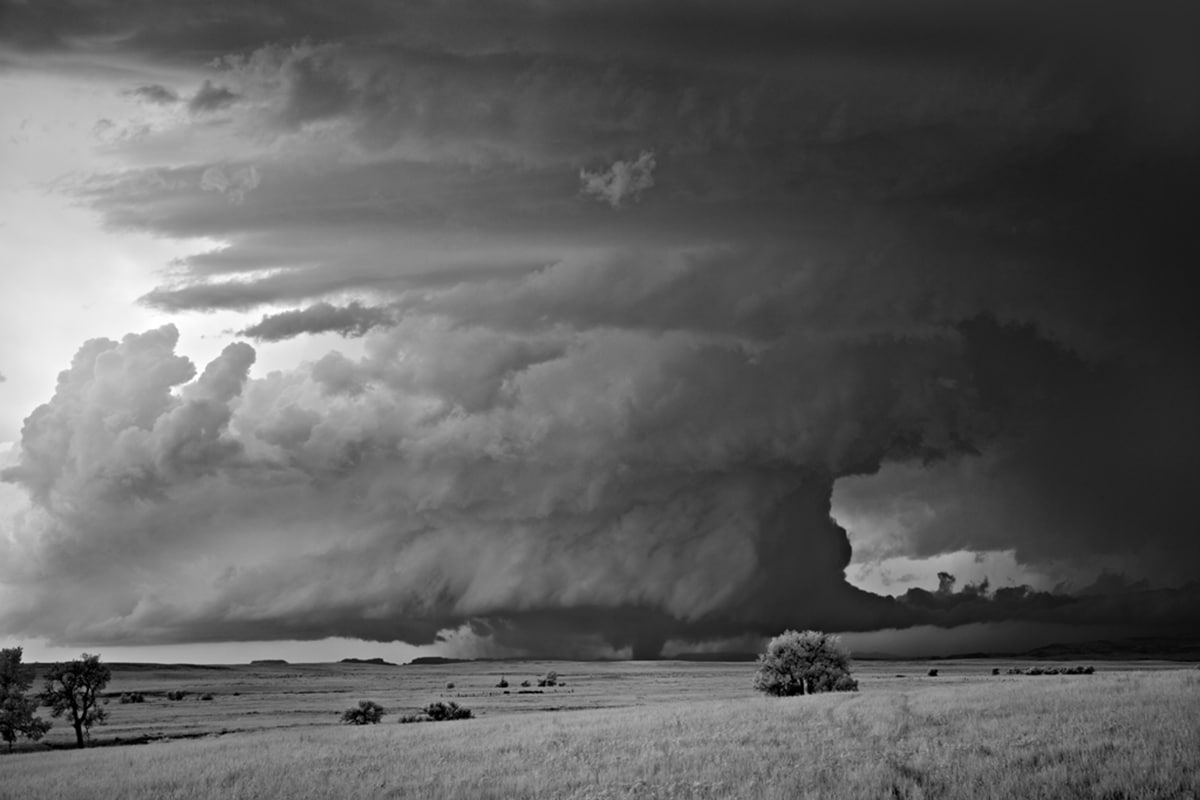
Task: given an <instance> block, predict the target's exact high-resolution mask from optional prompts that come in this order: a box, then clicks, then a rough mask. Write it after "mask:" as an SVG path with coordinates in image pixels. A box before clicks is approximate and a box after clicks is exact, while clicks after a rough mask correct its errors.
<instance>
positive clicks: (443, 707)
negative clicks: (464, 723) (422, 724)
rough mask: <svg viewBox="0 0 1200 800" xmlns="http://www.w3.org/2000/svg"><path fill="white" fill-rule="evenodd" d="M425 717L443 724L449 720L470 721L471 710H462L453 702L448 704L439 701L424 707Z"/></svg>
mask: <svg viewBox="0 0 1200 800" xmlns="http://www.w3.org/2000/svg"><path fill="white" fill-rule="evenodd" d="M425 716H427V717H429V718H430V719H431V720H433V721H434V722H444V721H446V720H451V719H470V718H471V709H469V708H463V707H462V706H460V705H459V704H458V703H455V702H454V701H453V700H452V701H450V702H449V703H443V702H440V701H439V702H437V703H430V704H429V705H427V706H425Z"/></svg>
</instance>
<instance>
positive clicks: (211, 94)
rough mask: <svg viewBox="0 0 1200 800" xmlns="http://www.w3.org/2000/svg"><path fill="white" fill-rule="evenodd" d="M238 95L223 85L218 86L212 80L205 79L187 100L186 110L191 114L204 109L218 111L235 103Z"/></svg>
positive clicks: (204, 110) (201, 111)
mask: <svg viewBox="0 0 1200 800" xmlns="http://www.w3.org/2000/svg"><path fill="white" fill-rule="evenodd" d="M237 100H238V95H237V94H236V93H235V92H232V91H230V90H229V89H227V88H225V87H224V86H218V85H216V84H214V83H213V82H212V81H205V82H204V85H203V86H201V87H200V88H199V89H197V90H196V93H195V94H194V95H192V99H190V100H188V111H191V112H192V113H193V114H199V113H203V112H206V111H218V110H220V109H222V108H228V107H229V106H231V105H233V104H234V103H236V102H237Z"/></svg>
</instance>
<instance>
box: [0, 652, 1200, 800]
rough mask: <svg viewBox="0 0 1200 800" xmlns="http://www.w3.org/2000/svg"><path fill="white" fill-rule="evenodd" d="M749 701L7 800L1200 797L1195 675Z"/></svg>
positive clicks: (4, 761) (545, 719) (131, 760)
mask: <svg viewBox="0 0 1200 800" xmlns="http://www.w3.org/2000/svg"><path fill="white" fill-rule="evenodd" d="M746 668H747V665H741V669H743V670H746ZM675 669H676V670H677V671H679V670H682V671H683V672H687V670H689V669H691V667H679V666H678V665H676V667H675ZM698 669H704V668H703V667H701V668H698ZM660 677H661V678H662V679H663V680H664V681H665V680H666V677H667V676H666V674H665V673H664V674H663V675H661V676H660ZM443 679H444V676H443ZM570 682H571V681H570V678H568V686H569V685H570ZM650 683H653V682H650ZM650 683H648V684H647V685H650ZM682 683H685V682H684V681H676V682H675V683H672V684H671V685H672V686H675V685H678V684H682ZM864 684H865V685H866V683H865V682H864ZM648 691H652V690H648ZM742 691H743V695H744V696H741V697H737V698H733V699H717V700H709V699H707V698H705V696H704V695H703V694H701V693H697V694H694V695H693V697H694V698H695V699H691V700H683V699H664V700H661V701H657V702H652V703H650V704H647V705H641V706H631V707H626V708H610V709H587V710H580V711H563V712H558V713H549V712H542V713H524V714H494V715H491V716H489V717H485V718H483V719H478V720H468V721H461V722H451V723H444V724H438V725H396V724H389V720H387V719H385V722H384V723H383V724H381V725H378V726H367V727H363V728H348V727H340V726H336V725H327V726H322V727H303V728H293V729H276V730H267V731H260V732H254V733H239V734H232V735H228V736H222V737H219V738H212V739H204V740H193V741H177V742H171V743H160V744H151V745H147V746H142V747H119V748H95V749H90V750H84V751H55V752H49V753H27V754H17V755H13V756H9V757H5V758H0V797H2V798H5V799H6V800H7V798H9V797H11V798H14V799H15V798H21V800H33V799H34V798H62V800H70V799H71V798H92V797H107V798H129V799H130V800H139V799H141V798H145V799H146V800H149V799H150V798H153V799H154V800H160V799H161V798H242V797H244V798H250V797H254V798H260V799H261V800H273V799H274V798H281V799H282V798H287V799H288V800H302V799H303V798H329V797H414V798H417V797H419V798H433V799H435V800H436V799H437V798H510V797H511V798H579V799H582V798H595V799H596V800H600V799H601V798H740V797H745V798H764V799H766V798H779V799H780V800H782V799H783V798H788V800H791V798H803V797H814V798H817V797H819V798H869V797H885V798H1006V797H1012V798H1066V799H1068V800H1069V799H1070V798H1111V800H1117V799H1118V798H1121V799H1122V800H1133V799H1134V798H1198V797H1200V674H1198V673H1197V672H1196V671H1195V670H1189V671H1185V670H1178V671H1164V672H1153V673H1151V672H1146V673H1137V672H1123V673H1107V674H1098V675H1095V676H1058V677H1043V678H1027V677H1026V678H1020V677H1014V678H991V677H990V676H989V677H987V678H983V677H981V676H974V677H971V678H968V679H960V680H952V681H942V680H941V679H921V680H913V681H910V682H908V683H907V684H905V683H904V682H903V681H895V682H892V683H888V684H883V683H881V682H877V683H876V685H875V688H873V689H872V688H866V689H865V690H864V691H863V692H861V693H859V694H857V695H845V694H841V695H828V696H820V697H806V698H792V699H786V700H778V699H769V698H764V697H752V696H750V693H749V692H748V691H746V690H744V689H743V690H742ZM662 693H663V694H665V695H670V694H672V693H673V692H672V691H663V692H662ZM205 705H207V704H205Z"/></svg>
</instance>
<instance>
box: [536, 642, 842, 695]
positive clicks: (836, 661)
mask: <svg viewBox="0 0 1200 800" xmlns="http://www.w3.org/2000/svg"><path fill="white" fill-rule="evenodd" d="M556 677H557V676H556ZM754 688H755V689H757V690H758V691H760V692H764V693H766V694H770V695H775V696H776V697H788V696H791V695H798V694H813V693H815V692H830V691H855V690H856V689H857V688H858V684H857V683H855V681H854V679H853V678H851V677H850V653H849V651H848V650H846V648H845V647H844V646H843V645H842V643H841V641H840V640H839V639H838V637H837V636H834V635H832V634H828V633H821V632H820V631H803V632H800V633H798V632H796V631H785V632H784V633H782V634H780V635H779V636H776V637H775V638H774V639H772V640H771V641H770V643H769V644H768V645H767V652H765V653H763V654H762V655H760V656H759V657H758V672H757V673H756V674H755V676H754Z"/></svg>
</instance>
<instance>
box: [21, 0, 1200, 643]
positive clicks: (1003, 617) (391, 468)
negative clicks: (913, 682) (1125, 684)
mask: <svg viewBox="0 0 1200 800" xmlns="http://www.w3.org/2000/svg"><path fill="white" fill-rule="evenodd" d="M1193 8H1194V4H1189V3H1182V2H1180V3H1174V2H1169V1H1168V0H1150V2H1138V3H1133V2H1132V0H1130V1H1129V2H1125V1H1124V0H1109V2H1103V3H1092V2H1088V3H1084V2H1081V1H1080V2H1076V1H1075V0H1059V1H1058V2H1044V1H1041V0H1039V2H1033V1H1032V0H1030V1H1029V2H1026V0H1015V2H1014V0H1003V1H1001V0H973V1H972V2H966V3H964V2H962V1H961V0H954V1H953V2H951V1H950V0H898V2H897V1H895V0H888V1H887V2H884V0H859V1H857V2H853V3H846V2H842V0H803V1H802V2H771V1H768V0H751V1H750V2H747V0H738V2H732V0H730V1H729V2H724V0H722V1H721V2H717V1H716V0H714V1H712V2H701V1H698V2H681V1H678V0H666V2H655V3H646V2H634V0H608V1H607V2H583V1H582V0H565V1H564V2H556V3H544V2H536V1H535V0H500V1H499V2H489V3H486V4H483V3H474V2H466V1H465V0H461V1H460V0H432V1H430V0H411V2H382V1H376V0H349V1H348V2H338V3H328V2H312V1H311V0H283V1H281V2H269V3H268V2H258V1H256V0H215V2H203V3H199V2H195V3H193V2H183V1H182V0H164V2H155V3H142V2H122V1H121V0H88V1H87V2H84V0H0V108H3V114H2V115H0V175H3V177H2V178H0V270H2V275H3V291H2V292H0V326H2V327H0V477H2V478H3V481H2V482H0V644H23V645H24V646H25V647H26V653H27V655H26V657H27V659H29V660H36V659H37V658H50V657H61V656H62V655H64V654H66V655H70V654H72V653H77V652H78V651H79V650H80V649H88V650H90V651H100V652H101V653H103V654H105V655H106V657H107V658H109V659H110V660H119V659H121V658H122V657H124V658H129V659H134V658H147V659H159V660H187V661H238V660H245V659H247V658H267V657H286V658H289V659H292V660H323V659H335V658H339V657H342V656H347V655H385V656H391V657H393V658H407V657H411V656H412V655H414V654H421V653H442V654H447V655H520V654H537V655H561V656H579V657H587V656H619V657H625V656H635V657H642V656H652V655H656V654H659V653H667V654H670V653H676V652H680V651H685V650H698V649H713V648H722V647H724V648H732V649H747V648H753V647H757V646H758V642H759V641H760V637H763V636H769V635H773V634H775V633H778V632H779V631H781V630H783V629H784V628H789V627H791V628H803V627H816V628H821V629H826V630H836V631H842V632H844V633H846V634H847V635H848V637H849V638H850V640H851V642H852V643H854V644H855V645H856V646H858V647H859V648H860V649H870V650H887V651H890V652H902V653H916V652H949V651H953V650H955V649H973V650H976V649H997V648H999V649H1021V648H1023V647H1027V646H1032V645H1036V644H1043V643H1046V642H1047V641H1053V640H1063V639H1072V638H1074V639H1084V638H1098V637H1100V636H1107V637H1111V636H1122V635H1130V634H1135V633H1136V634H1154V635H1182V634H1189V633H1193V634H1194V633H1195V631H1197V630H1200V535H1198V534H1200V531H1198V530H1197V523H1196V511H1195V497H1196V490H1197V488H1198V487H1200V469H1198V457H1197V452H1198V451H1200V433H1198V425H1197V421H1196V420H1197V415H1196V409H1198V408H1200V378H1198V375H1197V367H1196V363H1195V362H1196V358H1195V355H1196V354H1195V352H1194V350H1195V346H1196V342H1197V341H1200V337H1198V336H1197V333H1198V331H1197V323H1196V313H1195V310H1194V309H1195V305H1196V301H1195V294H1194V293H1193V292H1192V291H1191V290H1190V287H1191V286H1192V284H1193V283H1194V281H1193V280H1192V278H1193V276H1192V272H1193V271H1194V270H1195V268H1196V265H1197V263H1200V260H1198V256H1200V246H1198V245H1197V242H1198V239H1197V237H1196V235H1195V227H1196V220H1195V208H1196V205H1197V199H1196V189H1197V185H1198V181H1197V178H1198V177H1200V144H1198V143H1200V50H1197V49H1196V48H1195V46H1194V44H1195V42H1194V36H1193V34H1192V31H1194V30H1196V29H1197V27H1196V26H1197V23H1200V20H1198V19H1197V18H1196V17H1197V14H1196V12H1195V11H1194V10H1193ZM939 573H942V577H941V578H939ZM947 575H949V576H953V578H954V580H951V579H950V578H949V577H947Z"/></svg>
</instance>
